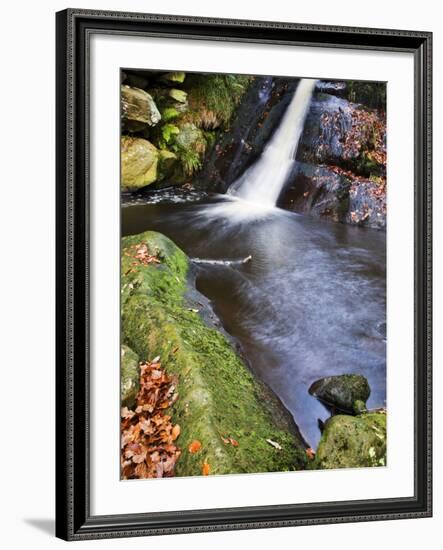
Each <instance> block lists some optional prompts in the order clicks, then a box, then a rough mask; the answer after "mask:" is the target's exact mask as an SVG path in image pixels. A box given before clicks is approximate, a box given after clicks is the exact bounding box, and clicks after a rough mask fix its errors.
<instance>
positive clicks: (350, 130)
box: [279, 82, 386, 229]
mask: <svg viewBox="0 0 443 550" xmlns="http://www.w3.org/2000/svg"><path fill="white" fill-rule="evenodd" d="M329 84H335V86H332V85H329ZM338 84H341V85H340V86H338ZM371 86H373V87H375V88H376V89H377V90H378V91H379V92H380V93H381V91H382V89H383V86H384V85H383V84H382V83H380V85H379V83H374V84H372V83H366V87H369V88H370V87H371ZM351 88H352V90H351ZM358 90H360V88H358ZM325 92H328V93H325ZM365 94H367V90H366V88H365V91H364V92H363V91H362V90H360V91H358V93H357V91H356V90H354V88H353V83H352V82H351V83H345V82H343V83H329V82H319V83H318V85H317V91H316V93H315V94H314V96H313V100H312V102H311V107H310V110H309V112H308V115H307V118H306V122H305V127H304V130H303V133H302V136H301V140H300V143H299V147H298V150H297V163H296V165H295V168H294V171H293V174H292V175H291V177H290V178H289V181H288V184H287V186H286V189H285V191H284V193H283V194H282V196H281V197H280V201H279V205H280V206H281V207H283V208H287V209H289V210H293V211H295V212H301V213H304V214H309V215H312V216H314V217H318V218H322V219H328V220H331V221H336V222H344V223H350V224H354V225H361V226H367V227H372V228H376V229H381V228H384V227H385V226H386V121H385V116H384V113H383V111H381V110H375V109H369V108H367V107H365V106H362V105H360V104H356V103H352V102H350V101H349V100H348V99H346V97H352V98H355V97H358V98H361V97H364V96H365ZM380 101H381V99H380Z"/></svg>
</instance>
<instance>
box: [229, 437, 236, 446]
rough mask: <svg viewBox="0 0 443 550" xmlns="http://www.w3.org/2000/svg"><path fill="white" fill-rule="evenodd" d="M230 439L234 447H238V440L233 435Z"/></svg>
mask: <svg viewBox="0 0 443 550" xmlns="http://www.w3.org/2000/svg"><path fill="white" fill-rule="evenodd" d="M229 441H230V443H231V445H232V446H233V447H238V441H236V440H235V439H233V438H232V437H230V438H229Z"/></svg>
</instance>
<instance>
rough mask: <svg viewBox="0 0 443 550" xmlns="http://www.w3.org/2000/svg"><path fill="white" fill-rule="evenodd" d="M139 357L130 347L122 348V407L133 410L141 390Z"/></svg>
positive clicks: (123, 346)
mask: <svg viewBox="0 0 443 550" xmlns="http://www.w3.org/2000/svg"><path fill="white" fill-rule="evenodd" d="M138 364H139V360H138V355H137V354H136V353H135V352H133V351H132V349H131V348H129V347H128V346H125V345H122V347H121V360H120V402H121V406H122V407H128V409H133V408H134V407H135V398H136V396H137V393H138V390H139V388H140V369H139V367H138Z"/></svg>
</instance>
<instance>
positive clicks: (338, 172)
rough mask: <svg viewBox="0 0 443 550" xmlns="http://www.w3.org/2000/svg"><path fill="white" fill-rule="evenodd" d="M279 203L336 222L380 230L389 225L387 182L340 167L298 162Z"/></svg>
mask: <svg viewBox="0 0 443 550" xmlns="http://www.w3.org/2000/svg"><path fill="white" fill-rule="evenodd" d="M278 205H279V206H280V207H281V208H285V209H287V210H291V211H294V212H299V213H301V214H308V215H309V216H313V217H315V218H321V219H326V220H330V221H334V222H344V223H350V224H352V225H360V226H366V227H373V228H376V229H381V228H384V227H385V226H386V193H385V187H384V183H383V182H382V181H381V182H380V181H377V180H376V179H375V180H370V179H366V178H362V177H357V176H355V175H354V174H352V173H351V172H347V171H345V170H342V169H340V168H338V167H337V166H331V167H328V166H325V165H315V164H309V163H304V162H297V163H296V164H295V167H294V170H293V173H292V174H291V176H290V179H289V184H288V186H287V187H286V189H285V190H284V192H283V193H282V195H281V197H280V199H279V203H278Z"/></svg>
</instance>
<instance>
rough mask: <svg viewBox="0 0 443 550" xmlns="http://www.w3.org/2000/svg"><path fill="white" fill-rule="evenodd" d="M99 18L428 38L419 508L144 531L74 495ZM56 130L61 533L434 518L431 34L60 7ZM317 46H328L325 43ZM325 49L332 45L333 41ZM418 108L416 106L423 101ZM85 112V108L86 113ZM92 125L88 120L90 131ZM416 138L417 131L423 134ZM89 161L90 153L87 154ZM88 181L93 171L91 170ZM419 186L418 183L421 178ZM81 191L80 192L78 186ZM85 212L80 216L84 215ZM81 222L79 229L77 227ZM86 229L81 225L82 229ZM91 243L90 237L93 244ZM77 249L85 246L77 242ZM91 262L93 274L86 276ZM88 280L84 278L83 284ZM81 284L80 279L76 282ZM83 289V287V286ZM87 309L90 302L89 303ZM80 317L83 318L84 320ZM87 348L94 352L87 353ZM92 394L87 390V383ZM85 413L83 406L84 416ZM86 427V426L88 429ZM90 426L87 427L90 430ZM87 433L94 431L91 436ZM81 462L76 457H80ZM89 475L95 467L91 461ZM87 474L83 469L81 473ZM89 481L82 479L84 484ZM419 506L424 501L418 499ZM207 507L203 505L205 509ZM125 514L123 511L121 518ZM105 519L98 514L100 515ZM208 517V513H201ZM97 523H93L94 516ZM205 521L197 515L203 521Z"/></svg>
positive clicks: (86, 535)
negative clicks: (80, 302)
mask: <svg viewBox="0 0 443 550" xmlns="http://www.w3.org/2000/svg"><path fill="white" fill-rule="evenodd" d="M80 17H82V18H90V19H91V20H93V19H99V18H102V19H103V18H106V19H111V20H115V21H116V23H118V21H119V20H120V21H121V20H126V21H139V22H140V21H145V22H154V21H155V22H158V23H161V22H164V23H167V22H174V23H182V24H187V23H189V24H191V23H192V24H201V25H221V24H222V25H226V26H230V27H240V28H242V29H244V30H245V31H246V30H247V28H248V27H249V28H255V29H259V28H274V29H282V30H283V29H292V30H311V31H314V30H316V31H325V32H331V33H337V34H338V33H358V34H362V35H365V34H366V35H385V36H395V37H398V38H401V37H404V38H405V37H414V38H417V39H420V40H421V48H420V49H422V55H423V57H422V66H421V78H422V82H421V88H420V89H421V92H422V101H421V105H420V106H419V108H421V110H422V111H421V115H422V121H423V128H422V133H421V135H422V137H423V148H422V150H421V159H422V163H423V164H422V168H421V170H420V173H421V175H420V178H419V183H420V184H422V186H423V194H424V196H423V203H422V206H423V210H422V213H423V217H424V219H423V223H422V227H421V233H419V235H421V242H422V245H423V247H422V248H423V255H422V261H423V264H422V265H423V268H422V277H423V283H424V284H423V287H422V289H421V290H422V291H423V302H424V303H423V307H424V315H423V317H424V318H423V330H422V334H423V336H424V338H423V340H424V341H423V345H424V347H425V349H424V350H423V351H424V353H423V357H422V358H423V361H424V363H425V364H424V365H423V368H424V369H425V372H424V373H423V384H425V386H426V387H425V388H424V392H423V393H424V399H425V401H426V403H425V406H426V407H427V409H426V411H427V415H426V418H423V424H424V425H423V428H424V429H425V430H426V432H427V434H426V435H427V437H426V440H425V441H424V445H423V447H424V448H423V450H424V451H426V453H425V454H426V456H425V457H423V458H424V470H423V473H424V475H425V479H424V480H423V481H425V489H424V493H425V494H424V502H421V506H422V507H419V508H416V509H415V510H413V511H400V512H394V511H393V512H390V511H389V512H386V513H378V514H377V513H370V514H365V513H364V512H363V513H361V514H360V515H354V516H351V515H346V514H343V513H341V512H339V513H338V514H337V515H336V516H323V517H321V516H319V517H316V518H299V519H288V520H278V519H275V520H256V521H254V520H253V519H252V520H251V521H247V520H246V521H244V522H241V523H226V522H225V521H220V523H213V524H211V525H209V524H205V525H193V526H190V525H189V526H184V525H182V526H177V527H152V528H151V527H146V528H139V527H138V526H136V525H134V526H133V527H130V526H129V525H130V522H129V517H128V523H127V525H126V527H125V526H124V525H122V524H119V523H118V522H117V523H114V524H112V523H108V524H103V525H102V526H99V525H97V524H96V522H94V521H93V519H94V518H90V517H88V514H89V507H88V506H87V503H86V505H85V503H84V502H80V501H81V500H82V499H81V498H80V500H79V499H78V498H76V496H75V490H74V470H75V468H74V451H75V449H74V442H75V440H77V439H78V438H80V437H83V438H84V437H85V434H79V433H77V432H78V430H77V432H75V425H74V414H73V413H74V407H75V406H76V400H77V406H78V405H79V403H80V401H79V399H81V396H79V397H77V396H75V395H74V345H75V340H74V254H75V253H76V254H77V257H78V256H79V255H81V253H84V252H86V254H87V253H88V250H86V251H80V250H76V246H75V243H74V234H75V233H74V229H76V231H77V232H78V231H79V228H78V222H75V220H77V219H78V218H77V217H76V213H75V212H74V198H75V196H74V191H75V181H76V180H75V159H76V154H77V153H76V152H75V150H74V147H75V137H76V136H75V126H76V120H78V118H76V116H77V117H78V115H79V113H76V106H75V95H74V93H75V92H76V91H77V90H76V86H77V84H76V75H75V63H76V53H75V49H76V38H78V37H76V30H75V26H76V19H77V18H80ZM56 23H57V24H56V33H57V35H56V50H57V51H56V67H57V78H56V99H57V101H56V103H57V107H56V109H57V117H56V134H57V139H56V142H57V152H56V161H57V166H56V180H57V189H56V204H57V215H56V225H57V238H56V251H57V259H56V270H57V276H56V286H57V289H56V294H57V304H56V326H57V335H56V387H57V401H56V406H57V414H56V433H57V444H56V465H58V467H57V472H56V482H57V483H56V485H57V487H56V536H58V537H60V538H62V539H64V540H87V539H97V538H100V539H103V538H111V537H127V536H146V535H159V534H175V533H190V532H204V531H222V530H228V529H231V530H239V529H257V528H268V527H284V526H295V525H320V524H326V523H344V522H350V521H353V522H360V521H376V520H386V519H409V518H418V517H429V516H430V515H432V447H431V433H432V432H431V430H432V416H431V403H432V395H431V393H432V385H431V382H432V380H431V377H432V371H431V360H432V304H431V300H432V297H431V292H432V240H431V235H432V207H431V200H432V199H431V178H432V164H431V157H432V122H431V114H432V103H431V101H432V33H430V32H420V31H399V30H391V29H367V28H362V27H358V28H353V27H339V26H327V25H309V24H306V25H305V24H296V23H284V22H281V23H279V22H268V21H248V20H229V19H213V18H201V17H189V16H169V15H159V14H140V13H128V12H109V11H96V10H82V9H67V10H64V11H62V12H58V13H57V15H56ZM317 45H320V46H321V45H322V43H319V44H317ZM323 45H324V46H326V47H328V45H327V44H326V43H323ZM416 107H417V105H416ZM80 115H81V116H83V114H82V113H80ZM87 131H88V125H87V124H86V133H87ZM416 135H417V133H416ZM86 158H87V154H86ZM86 178H87V174H86ZM416 183H417V182H416ZM77 192H78V191H77ZM77 216H78V213H77ZM75 223H76V225H77V227H74V224H75ZM80 230H81V228H80ZM87 245H88V241H87V239H86V248H87ZM77 248H78V245H77ZM87 268H88V266H86V273H87ZM80 282H81V281H80ZM78 284H79V283H78V282H77V283H76V285H78ZM76 288H77V287H76ZM85 307H86V311H88V309H87V304H86V305H85ZM77 322H78V321H77ZM86 351H87V350H86ZM85 391H86V393H87V391H88V390H87V388H85ZM79 413H80V414H83V413H82V412H81V411H80V410H78V411H77V414H79ZM86 428H87V427H86ZM86 431H87V429H86ZM86 435H87V434H86ZM76 460H77V459H76ZM85 467H86V472H87V471H88V468H87V465H84V466H83V468H85ZM82 471H83V470H82ZM84 482H85V480H82V483H84ZM417 504H419V503H418V502H417ZM203 512H204V510H203ZM116 517H119V516H116ZM97 519H99V517H97ZM202 519H203V518H202ZM91 520H92V521H91ZM196 521H197V522H198V518H197V519H196Z"/></svg>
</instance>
